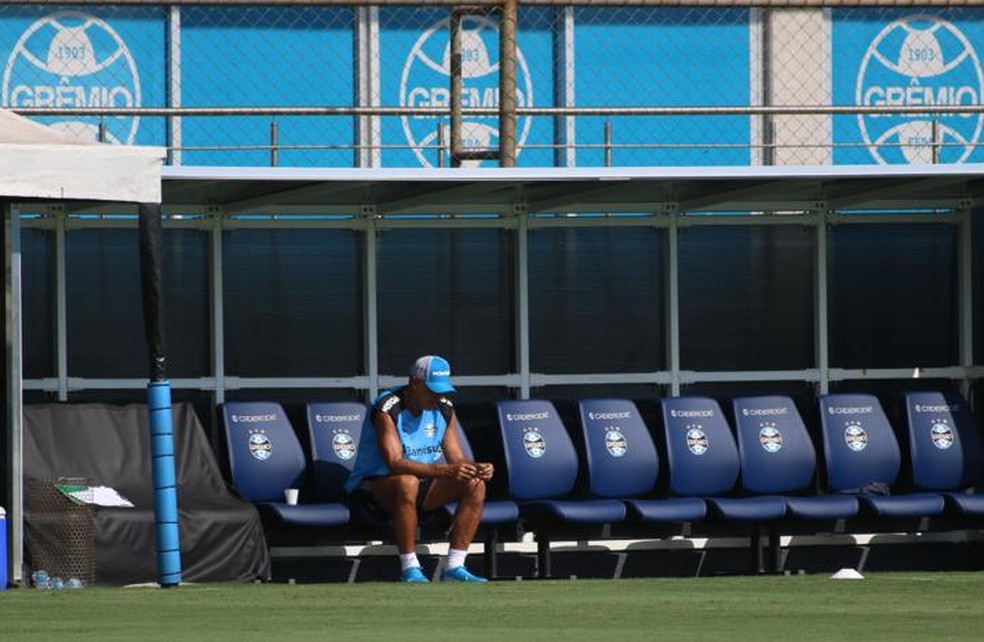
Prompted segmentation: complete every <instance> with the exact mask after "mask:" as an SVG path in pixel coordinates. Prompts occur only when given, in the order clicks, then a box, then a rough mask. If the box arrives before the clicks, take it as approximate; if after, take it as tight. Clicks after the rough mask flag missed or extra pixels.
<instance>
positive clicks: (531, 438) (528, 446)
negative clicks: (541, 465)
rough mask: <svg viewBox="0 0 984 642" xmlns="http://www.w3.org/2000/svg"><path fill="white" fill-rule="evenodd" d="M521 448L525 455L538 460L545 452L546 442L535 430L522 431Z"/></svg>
mask: <svg viewBox="0 0 984 642" xmlns="http://www.w3.org/2000/svg"><path fill="white" fill-rule="evenodd" d="M523 448H524V449H525V450H526V454H527V455H529V456H530V457H532V458H533V459H539V458H540V457H543V454H544V453H545V452H547V441H546V440H545V439H544V438H543V435H541V434H540V433H539V431H538V430H537V429H536V428H527V429H526V430H524V431H523Z"/></svg>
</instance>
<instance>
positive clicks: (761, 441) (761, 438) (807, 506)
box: [732, 396, 859, 520]
mask: <svg viewBox="0 0 984 642" xmlns="http://www.w3.org/2000/svg"><path fill="white" fill-rule="evenodd" d="M732 406H733V408H734V413H735V429H736V432H737V434H738V451H739V453H740V459H741V480H742V487H743V488H744V489H745V490H747V491H748V492H750V493H755V494H760V495H761V494H776V495H782V496H783V501H785V503H786V513H787V516H788V517H791V518H794V519H808V520H837V519H847V518H849V517H854V516H855V515H857V514H858V508H859V506H858V500H857V498H856V497H853V496H850V495H832V494H831V495H817V494H815V493H814V492H813V489H812V482H813V480H814V477H815V475H816V470H817V451H816V449H815V448H814V447H813V442H812V441H811V440H810V434H809V433H808V432H807V430H806V426H805V425H804V424H803V419H802V417H800V414H799V411H798V410H797V409H796V404H795V403H793V400H792V399H790V398H789V397H784V396H762V397H737V398H735V399H733V400H732Z"/></svg>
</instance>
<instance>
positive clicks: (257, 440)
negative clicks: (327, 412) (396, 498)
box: [222, 401, 349, 527]
mask: <svg viewBox="0 0 984 642" xmlns="http://www.w3.org/2000/svg"><path fill="white" fill-rule="evenodd" d="M222 420H223V425H224V427H225V435H226V444H227V447H228V452H229V467H230V469H231V473H232V484H233V486H234V487H235V488H236V490H237V491H239V493H240V494H242V495H243V496H244V497H246V498H247V499H249V500H250V501H252V502H253V503H254V504H256V506H257V509H258V510H259V511H260V515H261V516H262V517H263V518H264V520H265V521H269V520H272V521H274V522H277V523H279V524H283V525H287V526H305V527H334V526H341V525H344V524H346V523H348V521H349V509H348V507H347V506H346V505H345V504H342V503H340V502H326V503H316V504H310V503H298V504H296V505H294V506H291V505H288V504H287V503H286V502H285V501H284V489H286V488H303V486H304V478H305V471H306V468H307V462H306V460H305V457H304V450H303V449H302V447H301V444H300V441H298V439H297V434H296V433H295V432H294V428H293V426H292V425H291V424H290V421H289V420H288V419H287V415H286V414H285V413H284V409H283V408H282V407H281V406H280V404H278V403H272V402H264V401H240V402H227V403H225V404H222ZM304 499H305V498H304V497H303V496H302V497H301V501H302V502H303V501H304Z"/></svg>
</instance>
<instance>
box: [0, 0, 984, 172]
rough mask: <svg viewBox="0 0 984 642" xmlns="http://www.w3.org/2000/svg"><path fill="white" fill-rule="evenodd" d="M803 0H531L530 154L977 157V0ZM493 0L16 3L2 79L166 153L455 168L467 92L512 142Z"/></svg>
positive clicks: (520, 37) (522, 79)
mask: <svg viewBox="0 0 984 642" xmlns="http://www.w3.org/2000/svg"><path fill="white" fill-rule="evenodd" d="M795 4H797V3H789V2H782V3H769V2H759V3H752V2H748V3H743V2H707V1H704V2H701V1H699V0H694V2H693V3H692V4H690V5H682V4H679V3H677V2H658V1H655V0H652V1H649V2H647V1H646V0H635V1H632V2H630V1H626V2H618V1H616V0H611V1H608V2H584V1H577V0H571V1H569V2H563V1H559V0H558V1H552V2H551V1H545V0H539V1H536V0H534V1H532V2H529V1H528V2H522V3H520V4H519V6H518V12H517V31H516V47H515V50H510V49H508V48H507V49H506V50H505V51H506V55H507V58H508V59H509V60H514V62H515V96H516V111H515V144H516V148H517V157H516V164H517V165H519V166H528V167H530V166H541V167H542V166H604V165H614V166H674V165H760V164H780V165H796V164H809V165H815V164H906V163H960V162H973V161H981V160H984V151H982V150H981V146H980V143H979V140H980V137H981V130H982V124H984V109H982V107H981V104H982V102H984V101H982V94H984V73H982V68H981V62H980V57H981V54H982V53H984V44H982V43H984V8H979V7H975V6H970V5H971V4H972V3H967V2H961V1H960V0H953V2H952V3H949V4H948V3H940V2H936V3H933V2H926V3H924V4H925V6H922V7H913V6H910V4H911V3H908V2H884V1H883V2H847V1H844V2H802V3H798V4H800V6H788V5H795ZM454 11H460V12H461V16H462V17H461V40H460V45H461V55H460V65H459V68H460V77H461V90H460V92H452V90H451V87H452V84H453V83H452V81H453V77H454V74H453V73H452V69H453V67H454V65H453V64H452V63H453V57H452V56H451V49H452V47H451V42H452V40H451V36H450V28H449V27H450V24H451V22H452V20H451V17H452V14H453V12H454ZM501 17H502V11H501V7H500V6H499V4H497V3H492V2H486V1H482V2H477V3H473V4H470V5H468V6H467V8H465V9H464V10H462V9H461V8H460V7H459V8H457V9H456V7H455V5H454V4H453V3H451V2H447V1H445V0H438V1H430V2H418V3H412V2H405V3H397V2H382V1H381V2H378V3H376V4H374V5H359V4H355V3H353V2H348V1H344V0H335V1H334V2H332V1H330V0H329V1H325V2H319V1H317V0H308V1H303V2H300V1H295V2H278V1H276V0H270V2H269V3H268V4H266V5H263V4H255V3H245V2H235V1H229V0H226V1H225V2H221V1H219V0H216V2H215V3H214V4H206V3H203V2H200V1H199V2H180V1H175V2H169V3H156V4H155V3H153V2H144V1H140V0H131V1H129V2H127V1H124V0H120V1H119V2H117V3H115V4H113V3H100V2H79V3H76V4H75V5H71V6H68V5H56V4H54V3H49V2H43V1H42V2H33V3H22V2H12V3H5V4H4V5H2V6H0V61H2V62H3V77H2V92H0V101H2V104H3V105H4V106H5V107H9V108H11V109H14V110H15V111H17V112H19V113H23V114H26V115H29V116H31V117H33V118H35V119H37V120H39V121H41V122H44V123H47V124H49V125H53V126H57V127H59V128H62V129H66V130H69V131H72V132H75V133H77V134H78V135H79V136H82V137H88V138H92V139H102V140H106V141H109V142H113V143H119V144H149V145H162V146H166V147H167V148H168V150H169V159H170V161H169V162H171V163H173V164H186V165H254V166H262V165H284V166H327V167H353V166H355V167H441V166H446V165H449V164H450V161H451V158H450V154H449V150H450V148H451V144H452V138H453V137H452V124H453V117H452V108H453V107H454V104H453V103H455V100H453V98H455V97H456V96H460V107H461V116H460V125H461V133H460V141H461V144H462V145H463V146H464V147H465V148H466V149H469V150H477V151H482V150H486V151H488V150H491V151H495V150H497V149H499V147H500V146H501V144H502V141H500V140H499V125H500V122H499V121H500V112H499V108H500V91H501V89H502V87H503V85H502V82H501V75H502V73H503V69H505V67H503V65H502V61H503V58H502V54H503V51H501V50H500V38H499V34H500V25H501ZM513 56H514V58H513ZM464 164H466V165H483V166H491V165H494V164H495V160H494V159H491V160H468V161H465V163H464Z"/></svg>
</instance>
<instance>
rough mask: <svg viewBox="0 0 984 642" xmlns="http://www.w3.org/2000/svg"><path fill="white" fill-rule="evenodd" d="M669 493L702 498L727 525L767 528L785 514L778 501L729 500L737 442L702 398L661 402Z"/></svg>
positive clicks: (712, 404)
mask: <svg viewBox="0 0 984 642" xmlns="http://www.w3.org/2000/svg"><path fill="white" fill-rule="evenodd" d="M662 406H663V425H664V428H665V438H666V454H667V463H668V464H669V467H670V489H671V490H672V491H673V493H674V494H676V495H678V496H682V497H703V498H704V499H705V501H707V503H708V504H709V505H710V507H711V508H712V511H713V512H714V513H715V514H716V515H717V516H719V517H722V518H724V519H728V520H738V521H751V522H768V521H773V520H777V519H779V518H781V517H782V516H783V515H784V514H785V512H786V503H785V501H784V500H783V498H782V497H776V496H768V495H764V496H748V497H727V496H726V495H728V494H729V493H732V492H733V490H734V487H735V484H736V482H737V481H738V472H739V470H740V461H739V458H738V447H737V445H736V444H735V438H734V436H733V435H732V434H731V428H730V427H729V426H728V420H727V419H725V417H724V414H723V413H722V412H721V407H720V406H719V405H718V403H717V402H716V401H714V400H713V399H709V398H705V397H673V398H667V399H663V401H662Z"/></svg>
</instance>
